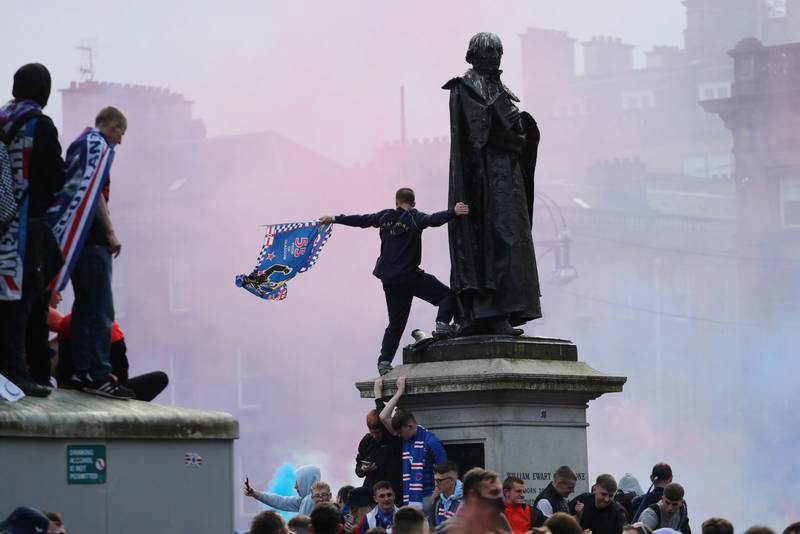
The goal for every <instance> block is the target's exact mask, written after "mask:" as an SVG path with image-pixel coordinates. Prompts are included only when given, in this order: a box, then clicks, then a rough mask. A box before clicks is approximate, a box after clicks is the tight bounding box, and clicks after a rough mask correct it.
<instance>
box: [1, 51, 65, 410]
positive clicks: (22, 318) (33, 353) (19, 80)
mask: <svg viewBox="0 0 800 534" xmlns="http://www.w3.org/2000/svg"><path fill="white" fill-rule="evenodd" d="M50 87H51V78H50V72H49V71H48V70H47V68H46V67H45V66H44V65H41V64H39V63H30V64H27V65H23V66H22V67H20V68H19V69H18V70H17V72H16V73H15V74H14V86H13V89H12V95H13V97H14V98H13V100H11V101H10V102H8V103H7V104H5V105H4V106H2V107H0V152H2V153H6V154H7V156H8V158H7V159H6V158H2V157H0V177H5V178H6V179H7V178H8V177H9V176H11V178H12V181H13V196H9V195H8V192H9V189H8V187H3V188H0V189H2V192H3V193H4V196H3V200H0V205H2V206H3V207H4V208H5V209H4V210H3V212H4V213H5V214H6V215H5V216H4V217H3V219H4V221H0V233H2V235H0V373H2V374H3V375H5V376H6V377H7V378H9V379H10V380H11V381H12V382H14V384H16V385H17V386H18V387H19V388H20V389H21V390H22V391H23V393H25V394H26V395H30V396H32V397H46V396H48V395H49V394H50V392H51V390H50V388H49V387H47V386H45V385H43V384H47V383H49V380H50V362H49V351H48V348H47V310H48V303H49V300H50V295H49V293H50V291H49V286H50V282H51V280H52V279H53V277H54V276H55V275H56V273H58V270H59V269H60V268H61V265H62V264H63V258H62V256H61V251H60V249H59V247H58V244H57V243H56V240H55V238H54V236H53V232H52V229H51V227H50V225H49V224H48V223H47V217H46V213H47V210H48V208H49V207H50V205H51V204H52V203H53V201H54V199H55V195H56V193H57V192H58V191H59V190H60V189H61V188H62V187H63V186H64V179H65V174H66V171H65V168H64V160H63V159H62V158H61V145H60V144H59V142H58V131H57V130H56V127H55V125H54V124H53V121H52V120H51V119H50V117H48V116H47V115H45V114H43V113H42V109H43V108H44V107H45V106H46V105H47V101H48V99H49V97H50ZM7 184H8V182H6V185H7ZM12 200H13V202H11V201H12ZM25 355H27V362H28V366H29V367H30V369H28V368H26V367H25V366H24V365H23V359H24V356H25Z"/></svg>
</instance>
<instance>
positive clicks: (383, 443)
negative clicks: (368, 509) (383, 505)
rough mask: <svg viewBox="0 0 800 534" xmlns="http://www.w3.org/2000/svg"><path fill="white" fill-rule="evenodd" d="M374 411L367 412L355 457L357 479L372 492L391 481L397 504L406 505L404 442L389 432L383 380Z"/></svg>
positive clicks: (376, 390) (376, 382)
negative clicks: (384, 418)
mask: <svg viewBox="0 0 800 534" xmlns="http://www.w3.org/2000/svg"><path fill="white" fill-rule="evenodd" d="M374 388H375V407H376V409H375V410H370V411H369V412H368V413H367V430H369V432H367V434H365V435H364V437H363V438H361V442H360V443H359V444H358V454H357V455H356V476H358V477H359V478H363V479H364V484H363V485H362V486H363V487H364V488H367V489H368V490H369V491H370V495H371V494H372V489H373V487H374V486H375V484H376V483H378V482H380V481H381V480H388V481H389V482H390V483H391V484H392V488H393V489H394V495H395V499H394V502H395V504H396V505H397V506H403V471H402V469H403V465H402V459H403V440H402V439H401V438H399V437H398V436H394V435H392V434H390V433H389V432H387V431H386V428H384V426H383V423H381V419H380V415H379V414H380V412H381V410H383V408H384V406H385V405H386V403H385V402H384V401H383V399H382V398H381V395H382V393H383V381H382V380H380V379H378V380H376V381H375V386H374Z"/></svg>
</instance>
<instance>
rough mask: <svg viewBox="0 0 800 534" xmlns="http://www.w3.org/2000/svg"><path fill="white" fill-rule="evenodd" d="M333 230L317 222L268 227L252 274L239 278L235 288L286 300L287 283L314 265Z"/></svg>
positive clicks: (241, 275)
mask: <svg viewBox="0 0 800 534" xmlns="http://www.w3.org/2000/svg"><path fill="white" fill-rule="evenodd" d="M331 229H332V228H331V225H330V224H320V223H319V222H317V221H314V222H302V223H291V224H275V225H270V226H267V232H266V235H265V236H264V244H263V245H262V246H261V252H260V253H259V254H258V260H257V261H256V266H255V268H254V269H253V272H251V273H250V274H240V275H238V276H237V277H236V285H237V286H238V287H243V288H245V289H246V290H247V291H249V292H250V293H252V294H253V295H256V296H257V297H261V298H262V299H266V300H283V299H285V298H286V282H288V281H289V280H291V279H292V278H294V277H295V276H297V275H298V274H299V273H302V272H305V271H307V270H309V269H310V268H311V267H313V266H314V264H315V263H316V262H317V258H318V257H319V253H320V251H321V250H322V247H323V246H325V243H326V242H327V241H328V238H329V237H330V236H331Z"/></svg>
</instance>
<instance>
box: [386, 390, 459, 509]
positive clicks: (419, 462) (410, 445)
mask: <svg viewBox="0 0 800 534" xmlns="http://www.w3.org/2000/svg"><path fill="white" fill-rule="evenodd" d="M405 389H406V379H405V377H404V376H401V377H400V378H398V379H397V393H395V394H394V395H393V396H392V398H391V399H389V402H387V403H386V406H385V407H384V409H383V410H382V411H381V421H382V422H383V424H384V425H385V426H386V429H387V430H389V431H390V432H391V433H392V434H394V435H397V436H400V437H401V438H402V439H403V503H404V504H405V505H407V506H411V507H414V508H421V509H422V510H423V512H424V513H425V514H426V516H427V515H430V511H431V509H432V507H433V496H432V494H433V486H434V484H433V466H435V465H438V464H440V463H443V462H446V461H447V453H446V452H445V450H444V446H443V445H442V442H441V441H439V438H438V437H437V436H436V434H434V433H433V432H431V431H430V430H428V429H427V428H425V427H424V426H422V425H419V424H417V420H416V419H415V418H414V415H413V414H412V413H411V412H406V411H402V410H398V411H397V412H396V413H395V412H394V409H395V406H397V402H398V401H399V400H400V397H402V396H403V393H404V392H405Z"/></svg>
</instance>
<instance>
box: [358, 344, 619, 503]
mask: <svg viewBox="0 0 800 534" xmlns="http://www.w3.org/2000/svg"><path fill="white" fill-rule="evenodd" d="M400 376H405V377H406V379H407V381H406V394H405V395H404V396H403V398H402V399H401V401H400V407H401V408H403V409H406V410H409V411H411V412H413V413H414V415H415V417H416V419H417V421H418V422H419V423H420V424H422V425H423V426H425V427H427V428H429V429H431V430H433V431H434V432H435V433H436V434H437V435H438V436H439V438H440V439H441V440H442V442H443V443H444V445H445V448H446V449H447V451H448V456H450V458H451V459H454V460H456V461H457V462H459V465H460V466H461V468H462V470H466V469H468V468H470V467H474V466H481V467H486V468H488V469H492V470H494V471H497V472H498V473H500V475H501V476H502V477H504V478H505V477H506V476H507V475H509V474H513V475H516V476H518V477H520V478H522V479H523V480H524V481H525V482H526V484H525V486H526V492H527V493H526V499H527V500H529V501H533V499H534V498H535V496H536V494H537V493H538V492H540V491H541V490H543V489H544V488H545V487H546V486H547V484H548V483H549V482H550V476H551V473H552V472H553V471H554V470H555V469H556V468H557V467H559V466H561V465H569V466H570V467H572V468H573V470H574V471H575V472H576V473H577V474H578V484H577V487H576V492H583V491H588V490H589V483H588V480H587V473H588V453H587V443H586V428H587V426H588V424H587V423H586V409H587V407H588V402H589V401H590V400H593V399H596V398H598V397H599V396H600V395H602V394H604V393H613V392H620V391H622V387H623V385H624V384H625V381H626V378H625V377H618V376H608V375H605V374H603V373H601V372H600V371H597V370H595V369H593V368H592V367H590V366H589V365H587V364H586V363H584V362H580V361H578V352H577V348H576V346H575V345H574V344H573V343H572V342H570V341H566V340H563V339H550V338H533V337H506V336H473V337H464V338H455V339H449V340H443V341H438V342H435V343H433V344H431V345H430V346H429V347H428V348H427V350H424V351H412V350H410V348H406V349H405V350H404V352H403V365H401V366H398V367H396V368H395V369H394V370H393V371H392V372H390V373H389V374H387V375H385V376H384V377H383V381H384V395H391V394H393V393H394V392H395V391H396V379H397V378H398V377H400ZM356 387H357V388H358V389H359V391H360V392H361V396H362V397H372V396H373V382H372V381H369V382H360V383H358V384H356Z"/></svg>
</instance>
